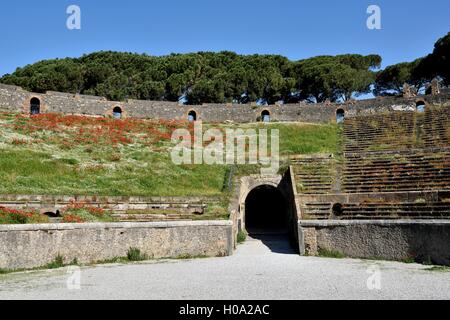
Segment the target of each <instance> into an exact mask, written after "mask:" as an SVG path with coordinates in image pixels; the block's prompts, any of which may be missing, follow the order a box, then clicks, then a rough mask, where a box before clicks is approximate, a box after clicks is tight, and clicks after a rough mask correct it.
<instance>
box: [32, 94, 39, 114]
mask: <svg viewBox="0 0 450 320" xmlns="http://www.w3.org/2000/svg"><path fill="white" fill-rule="evenodd" d="M40 113H41V100H39V99H38V98H36V97H34V98H31V100H30V114H31V115H32V116H35V115H38V114H40Z"/></svg>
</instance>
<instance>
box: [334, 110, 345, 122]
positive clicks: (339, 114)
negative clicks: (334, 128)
mask: <svg viewBox="0 0 450 320" xmlns="http://www.w3.org/2000/svg"><path fill="white" fill-rule="evenodd" d="M344 121H345V110H344V109H342V108H340V109H337V110H336V123H339V124H341V123H344Z"/></svg>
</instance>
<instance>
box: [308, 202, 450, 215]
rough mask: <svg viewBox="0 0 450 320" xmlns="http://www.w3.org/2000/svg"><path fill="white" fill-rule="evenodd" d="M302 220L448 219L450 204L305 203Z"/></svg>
mask: <svg viewBox="0 0 450 320" xmlns="http://www.w3.org/2000/svg"><path fill="white" fill-rule="evenodd" d="M301 210H302V215H303V217H304V219H317V220H327V219H343V220H357V219H360V220H361V219H402V218H404V219H412V218H420V219H448V218H449V216H450V202H449V201H442V202H431V203H430V202H428V203H425V202H424V203H421V202H419V203H416V202H414V203H408V202H394V203H392V202H391V203H389V202H388V203H349V204H342V205H341V204H332V203H306V204H305V205H303V206H302V208H301Z"/></svg>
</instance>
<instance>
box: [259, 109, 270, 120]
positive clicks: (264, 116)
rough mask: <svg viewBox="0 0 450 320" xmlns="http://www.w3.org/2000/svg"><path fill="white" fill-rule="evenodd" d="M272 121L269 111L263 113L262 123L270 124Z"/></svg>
mask: <svg viewBox="0 0 450 320" xmlns="http://www.w3.org/2000/svg"><path fill="white" fill-rule="evenodd" d="M270 121H271V114H270V111H269V110H263V111H262V112H261V122H270Z"/></svg>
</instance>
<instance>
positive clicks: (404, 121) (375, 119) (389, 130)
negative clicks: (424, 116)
mask: <svg viewBox="0 0 450 320" xmlns="http://www.w3.org/2000/svg"><path fill="white" fill-rule="evenodd" d="M414 142H415V125H414V113H413V112H392V113H388V114H379V115H373V116H368V117H356V118H348V119H346V120H345V123H344V152H345V153H355V152H364V151H379V150H391V149H408V148H411V147H412V146H413V144H414Z"/></svg>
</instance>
